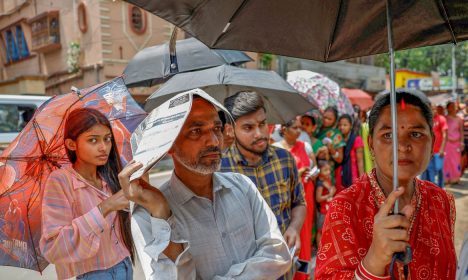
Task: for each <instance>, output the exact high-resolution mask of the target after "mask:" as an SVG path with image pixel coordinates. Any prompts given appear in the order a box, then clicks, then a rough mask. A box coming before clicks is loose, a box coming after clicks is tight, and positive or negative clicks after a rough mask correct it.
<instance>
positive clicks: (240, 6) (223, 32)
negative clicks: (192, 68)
mask: <svg viewBox="0 0 468 280" xmlns="http://www.w3.org/2000/svg"><path fill="white" fill-rule="evenodd" d="M248 1H249V0H243V1H242V3H241V4H240V5H239V6H238V7H237V9H236V10H235V11H234V13H233V14H232V16H231V17H230V18H229V21H228V22H227V24H226V26H225V27H224V29H223V31H222V32H221V34H220V35H219V36H218V37H217V38H216V40H215V41H214V42H213V43H212V46H213V47H214V46H215V45H216V44H217V43H218V41H219V40H220V39H221V38H222V37H223V36H224V35H225V34H226V31H227V30H228V28H229V25H230V24H231V22H232V20H233V19H234V18H235V17H236V16H237V14H239V12H240V10H241V9H242V8H244V6H245V5H246V4H247V2H248Z"/></svg>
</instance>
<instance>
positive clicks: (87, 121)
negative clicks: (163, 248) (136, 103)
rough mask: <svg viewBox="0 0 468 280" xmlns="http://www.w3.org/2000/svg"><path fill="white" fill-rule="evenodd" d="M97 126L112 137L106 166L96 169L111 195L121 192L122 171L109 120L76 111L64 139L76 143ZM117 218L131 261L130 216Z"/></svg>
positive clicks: (72, 157)
mask: <svg viewBox="0 0 468 280" xmlns="http://www.w3.org/2000/svg"><path fill="white" fill-rule="evenodd" d="M97 124H100V125H104V126H106V127H108V128H109V129H110V131H111V135H112V139H111V142H112V148H111V151H110V154H109V159H108V160H107V162H106V164H104V165H101V166H98V167H97V173H98V174H99V176H100V177H101V178H103V179H104V181H105V182H106V183H107V184H108V185H109V187H110V189H111V191H112V194H115V193H117V192H118V191H120V190H121V186H120V183H119V178H118V174H119V172H120V171H121V170H122V164H121V162H120V156H119V152H118V151H117V145H116V143H115V139H114V134H113V133H112V127H111V124H110V122H109V120H108V119H107V118H106V117H105V116H104V115H103V114H102V113H101V112H99V111H98V110H95V109H91V108H80V109H76V110H74V111H72V112H71V113H70V114H69V115H68V118H67V122H66V123H65V133H64V139H71V140H73V141H76V139H77V138H78V136H80V134H82V133H83V132H86V131H87V130H89V129H90V128H91V127H93V126H94V125H97ZM65 149H66V151H67V155H68V159H69V160H70V161H71V162H72V163H75V162H76V153H75V152H74V151H72V150H69V149H67V148H66V147H65ZM118 217H119V223H120V231H121V235H122V238H123V241H124V243H125V246H126V247H127V249H128V251H129V252H130V256H131V258H132V261H133V260H134V243H133V238H132V234H131V229H130V215H129V214H128V213H127V212H125V211H119V212H118Z"/></svg>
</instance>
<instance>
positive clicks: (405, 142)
mask: <svg viewBox="0 0 468 280" xmlns="http://www.w3.org/2000/svg"><path fill="white" fill-rule="evenodd" d="M402 100H403V101H402ZM397 102H398V103H399V106H398V110H397V112H398V128H397V129H398V130H397V131H398V179H399V185H400V186H401V187H400V188H398V190H396V191H392V176H393V172H392V160H391V159H392V133H391V115H390V106H389V103H390V101H389V96H388V94H387V95H384V96H383V97H381V98H380V99H378V100H377V101H376V103H375V104H374V107H373V108H372V111H371V114H370V118H369V127H370V134H369V147H370V148H371V151H372V153H373V155H374V157H375V169H374V170H373V171H372V172H371V173H370V174H369V175H364V176H363V177H361V178H360V179H359V180H358V181H357V182H356V183H355V184H354V185H352V186H351V187H350V188H348V189H346V190H344V191H343V192H341V193H340V194H338V195H337V196H336V197H335V199H334V200H333V202H332V204H331V207H330V209H329V211H328V213H327V217H326V219H325V224H324V228H323V236H322V242H321V244H320V248H319V251H318V253H317V266H316V272H315V279H355V278H356V279H390V275H392V276H394V279H454V277H455V272H456V263H457V260H456V255H455V249H454V223H455V206H454V200H453V197H452V196H451V195H449V194H447V193H446V192H445V191H444V190H442V189H440V188H438V187H437V186H435V185H433V184H432V183H430V182H427V181H421V180H419V179H417V178H416V176H417V175H418V174H420V173H421V172H422V171H424V170H425V168H426V167H427V164H428V162H429V158H430V156H431V148H432V144H433V141H434V140H433V139H434V137H433V135H432V130H431V127H432V112H431V108H430V106H429V105H428V101H427V98H426V97H425V96H423V95H421V94H420V93H416V92H403V91H402V92H399V93H398V94H397ZM397 198H398V199H399V209H400V211H399V212H400V213H401V214H403V215H392V209H393V205H394V203H395V201H396V199H397ZM406 246H410V247H411V248H412V252H413V260H412V261H411V262H410V263H409V265H408V266H407V268H406V269H407V273H405V269H404V266H403V265H402V264H400V263H398V262H397V263H396V265H395V267H394V269H393V270H392V271H390V263H391V261H392V256H393V254H394V253H395V252H402V251H404V249H405V247H406Z"/></svg>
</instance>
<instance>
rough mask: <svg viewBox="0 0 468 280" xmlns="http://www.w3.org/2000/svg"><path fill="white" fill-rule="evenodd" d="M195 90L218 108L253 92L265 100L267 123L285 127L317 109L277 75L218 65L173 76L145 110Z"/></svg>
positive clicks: (150, 99) (154, 94)
mask: <svg viewBox="0 0 468 280" xmlns="http://www.w3.org/2000/svg"><path fill="white" fill-rule="evenodd" d="M194 88H200V89H202V90H203V91H205V92H206V93H208V94H210V95H211V96H213V97H214V98H216V99H217V100H218V101H219V102H220V103H221V104H222V103H223V101H224V99H225V98H226V97H228V96H231V95H233V94H235V93H236V92H238V91H242V90H253V91H256V92H257V93H259V94H260V95H261V96H262V97H263V99H264V100H265V107H266V111H267V119H268V122H269V123H286V122H287V121H290V120H292V119H293V118H295V117H296V116H297V115H301V114H303V113H305V112H307V111H310V110H312V109H316V108H318V106H317V104H316V103H315V104H312V103H311V102H309V101H308V100H307V99H306V98H304V97H303V96H302V95H301V94H299V92H297V90H295V89H294V88H293V87H292V86H291V85H290V84H289V83H288V82H286V81H285V80H284V79H283V78H281V76H280V75H278V74H277V73H276V72H273V71H264V70H254V69H245V68H239V67H235V66H230V65H221V66H218V67H213V68H209V69H205V70H200V71H193V72H188V73H181V74H177V75H175V76H174V77H172V78H171V79H170V80H169V81H167V82H166V83H164V84H163V85H162V86H161V87H160V88H159V89H158V90H157V91H155V92H154V93H153V94H152V95H151V96H150V97H149V98H148V99H147V100H146V105H145V110H146V111H148V112H149V111H151V110H153V109H154V108H156V107H158V106H159V105H161V104H162V103H164V102H165V101H166V100H168V99H169V98H171V97H172V96H174V95H175V94H177V93H180V92H184V91H188V90H191V89H194Z"/></svg>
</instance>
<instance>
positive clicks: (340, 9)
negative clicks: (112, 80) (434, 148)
mask: <svg viewBox="0 0 468 280" xmlns="http://www.w3.org/2000/svg"><path fill="white" fill-rule="evenodd" d="M126 1H127V2H129V3H132V4H134V5H136V6H139V7H141V8H143V9H145V10H147V11H149V12H151V13H153V14H155V15H157V16H159V17H161V18H163V19H165V20H167V21H169V22H171V23H173V24H175V25H176V26H178V27H180V28H182V29H183V30H185V31H186V32H187V33H189V34H191V35H192V36H194V37H196V38H197V39H199V40H200V41H202V42H203V43H205V44H206V45H207V46H209V47H211V48H220V49H236V50H246V51H254V52H269V53H274V54H280V55H285V56H293V57H301V58H307V59H313V60H318V61H323V62H327V61H337V60H342V59H346V58H351V57H360V56H366V55H371V54H378V53H385V52H388V50H389V49H388V45H387V23H386V2H385V1H367V0H353V1H338V0H329V1H323V0H303V1H294V2H293V3H291V2H290V1H269V0H251V1H200V0H152V1H148V0H126ZM391 2H392V9H391V14H392V15H393V17H392V21H393V30H394V34H395V35H396V36H395V38H394V47H395V49H397V50H399V49H408V48H416V47H422V46H429V45H436V44H444V43H449V42H456V41H462V40H467V39H468V20H467V18H468V5H466V0H450V1H440V0H412V1H408V0H392V1H391Z"/></svg>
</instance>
